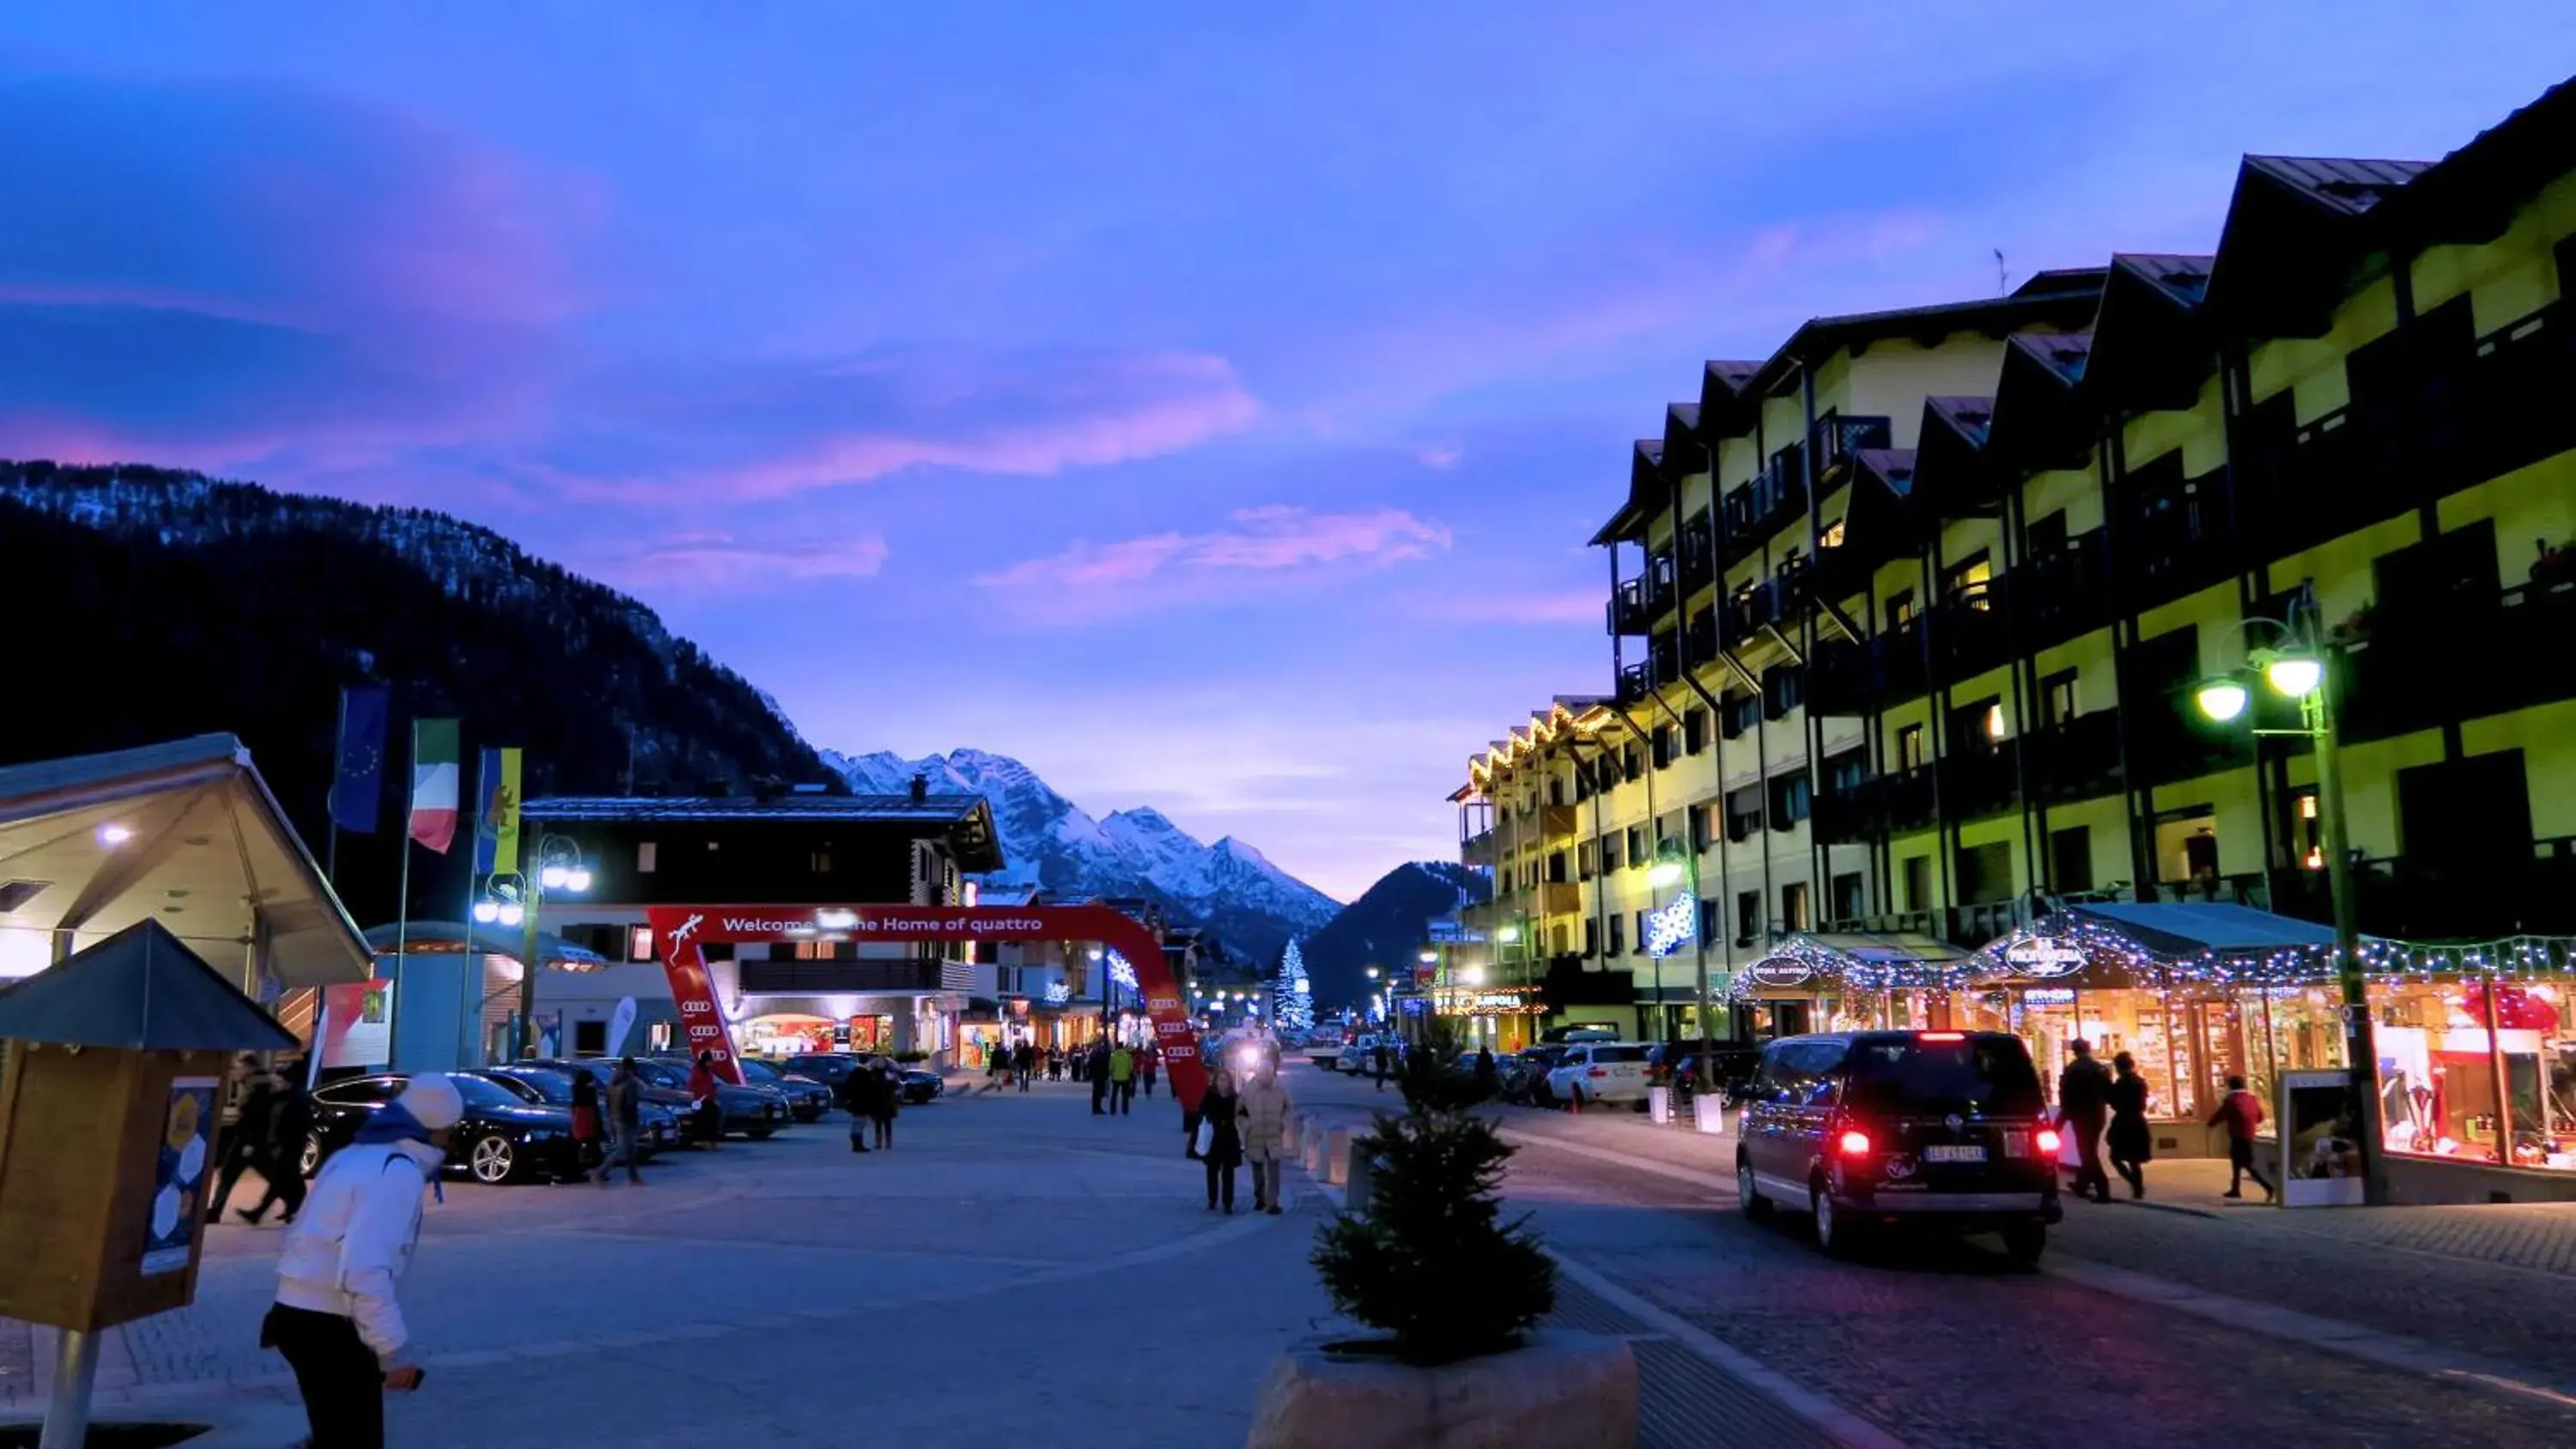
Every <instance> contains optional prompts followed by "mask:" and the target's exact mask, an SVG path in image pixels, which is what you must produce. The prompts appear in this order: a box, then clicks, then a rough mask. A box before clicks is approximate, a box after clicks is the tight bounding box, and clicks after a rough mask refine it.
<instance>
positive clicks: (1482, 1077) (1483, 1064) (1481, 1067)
mask: <svg viewBox="0 0 2576 1449" xmlns="http://www.w3.org/2000/svg"><path fill="white" fill-rule="evenodd" d="M1500 1081H1501V1078H1500V1077H1499V1076H1498V1075H1497V1074H1496V1073H1495V1071H1494V1053H1493V1049H1492V1048H1491V1047H1478V1048H1476V1098H1477V1100H1479V1101H1488V1100H1491V1099H1492V1097H1493V1095H1494V1093H1495V1091H1496V1089H1497V1086H1498V1084H1499V1083H1500Z"/></svg>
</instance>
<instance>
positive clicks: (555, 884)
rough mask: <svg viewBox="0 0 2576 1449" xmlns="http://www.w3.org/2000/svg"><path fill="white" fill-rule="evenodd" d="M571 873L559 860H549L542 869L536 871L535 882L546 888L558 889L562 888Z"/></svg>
mask: <svg viewBox="0 0 2576 1449" xmlns="http://www.w3.org/2000/svg"><path fill="white" fill-rule="evenodd" d="M571 875H572V872H571V871H569V870H566V869H565V868H564V867H563V865H562V864H561V863H560V862H554V861H549V862H548V863H547V864H546V866H545V868H544V869H542V870H540V871H538V872H537V883H538V884H540V885H542V886H544V887H545V888H546V889H547V890H550V891H559V890H562V889H563V888H564V882H565V881H566V880H568V879H570V878H571Z"/></svg>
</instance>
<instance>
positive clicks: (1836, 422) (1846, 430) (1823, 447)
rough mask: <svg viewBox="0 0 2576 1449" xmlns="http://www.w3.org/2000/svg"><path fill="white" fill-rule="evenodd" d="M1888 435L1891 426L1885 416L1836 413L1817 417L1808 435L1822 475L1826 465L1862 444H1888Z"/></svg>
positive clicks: (1842, 457)
mask: <svg viewBox="0 0 2576 1449" xmlns="http://www.w3.org/2000/svg"><path fill="white" fill-rule="evenodd" d="M1891 435H1892V429H1891V428H1890V427H1889V424H1888V420H1887V419H1886V418H1881V417H1842V416H1839V415H1837V416H1834V417H1828V418H1818V419H1816V426H1815V430H1814V432H1813V433H1812V434H1811V435H1810V437H1811V439H1812V441H1813V443H1814V446H1815V449H1816V473H1817V475H1818V476H1819V477H1821V476H1823V474H1824V472H1825V470H1826V469H1828V468H1831V467H1832V466H1833V465H1835V464H1836V463H1840V462H1842V461H1844V460H1845V459H1847V458H1849V457H1850V456H1851V455H1852V454H1854V453H1857V452H1859V451H1861V450H1862V449H1864V448H1884V447H1886V446H1888V441H1889V438H1890V437H1891Z"/></svg>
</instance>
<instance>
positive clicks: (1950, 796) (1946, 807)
mask: <svg viewBox="0 0 2576 1449" xmlns="http://www.w3.org/2000/svg"><path fill="white" fill-rule="evenodd" d="M2020 798H2021V789H2020V782H2019V779H2018V775H2017V771H2016V768H2015V766H2014V763H2013V756H2012V751H2011V749H2010V747H2009V746H2001V745H1994V744H1986V743H1978V744H1973V745H1969V746H1966V747H1965V748H1961V749H1955V750H1953V751H1952V752H1951V753H1950V754H1948V755H1946V756H1944V757H1943V758H1942V761H1941V811H1942V813H1943V814H1945V815H1947V816H1948V817H1949V818H1951V819H1953V820H1966V819H1973V818H1974V817H1976V816H1979V815H1992V814H1995V813H1996V812H1998V811H2003V810H2009V809H2011V808H2013V806H2014V804H2015V803H2016V802H2017V801H2018V800H2019V799H2020Z"/></svg>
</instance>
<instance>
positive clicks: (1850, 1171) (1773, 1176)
mask: <svg viewBox="0 0 2576 1449" xmlns="http://www.w3.org/2000/svg"><path fill="white" fill-rule="evenodd" d="M1735 1190H1736V1193H1737V1195H1738V1196H1739V1197H1740V1198H1741V1199H1742V1201H1743V1207H1744V1213H1745V1216H1747V1217H1754V1218H1759V1217H1765V1216H1768V1215H1769V1214H1770V1212H1771V1210H1772V1208H1773V1206H1774V1205H1775V1204H1779V1205H1785V1206H1788V1207H1790V1208H1793V1209H1796V1210H1799V1211H1802V1212H1805V1213H1807V1214H1809V1215H1810V1216H1812V1217H1813V1218H1814V1220H1815V1225H1816V1241H1817V1243H1818V1244H1819V1245H1820V1246H1822V1247H1823V1248H1824V1249H1825V1251H1827V1252H1829V1253H1836V1254H1841V1253H1846V1252H1849V1251H1850V1250H1851V1248H1852V1247H1853V1245H1854V1244H1855V1242H1857V1241H1858V1240H1859V1239H1861V1238H1862V1237H1863V1236H1865V1235H1866V1234H1868V1233H1872V1232H1876V1231H1879V1230H1881V1229H1888V1228H1899V1227H1904V1228H1925V1229H1932V1230H1936V1231H1943V1232H1952V1233H1975V1232H2000V1233H2001V1234H2002V1235H2003V1240H2004V1250H2005V1251H2006V1252H2008V1253H2010V1254H2011V1255H2012V1256H2013V1257H2014V1258H2015V1259H2017V1260H2019V1261H2021V1262H2025V1263H2028V1262H2034V1261H2036V1260H2037V1259H2038V1257H2039V1255H2040V1253H2041V1251H2042V1250H2043V1249H2045V1248H2046V1247H2047V1244H2048V1225H2049V1224H2050V1223H2053V1222H2056V1221H2057V1220H2058V1218H2059V1217H2060V1216H2061V1209H2060V1208H2059V1206H2058V1201H2057V1130H2056V1128H2055V1127H2054V1126H2053V1125H2051V1119H2050V1117H2049V1115H2048V1109H2047V1106H2046V1104H2045V1103H2044V1102H2043V1101H2042V1100H2041V1096H2040V1085H2039V1072H2038V1071H2037V1069H2035V1068H2034V1067H2032V1065H2031V1061H2030V1051H2029V1049H2028V1048H2027V1047H2024V1046H2023V1045H2022V1043H2021V1039H2020V1038H2019V1037H2015V1036H2012V1035H2009V1034H2008V1033H2005V1032H1999V1031H1979V1032H1958V1031H1866V1032H1836V1033H1827V1034H1819V1035H1814V1036H1792V1037H1783V1038H1781V1039H1780V1040H1778V1041H1775V1042H1772V1043H1771V1044H1770V1045H1768V1046H1766V1047H1764V1048H1763V1050H1762V1067H1761V1071H1760V1073H1759V1074H1758V1075H1757V1076H1756V1077H1755V1079H1754V1084H1753V1089H1752V1091H1751V1093H1750V1094H1749V1101H1748V1102H1747V1104H1746V1106H1745V1109H1744V1124H1743V1131H1742V1134H1741V1136H1740V1137H1739V1139H1738V1144H1737V1147H1736V1156H1735Z"/></svg>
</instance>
